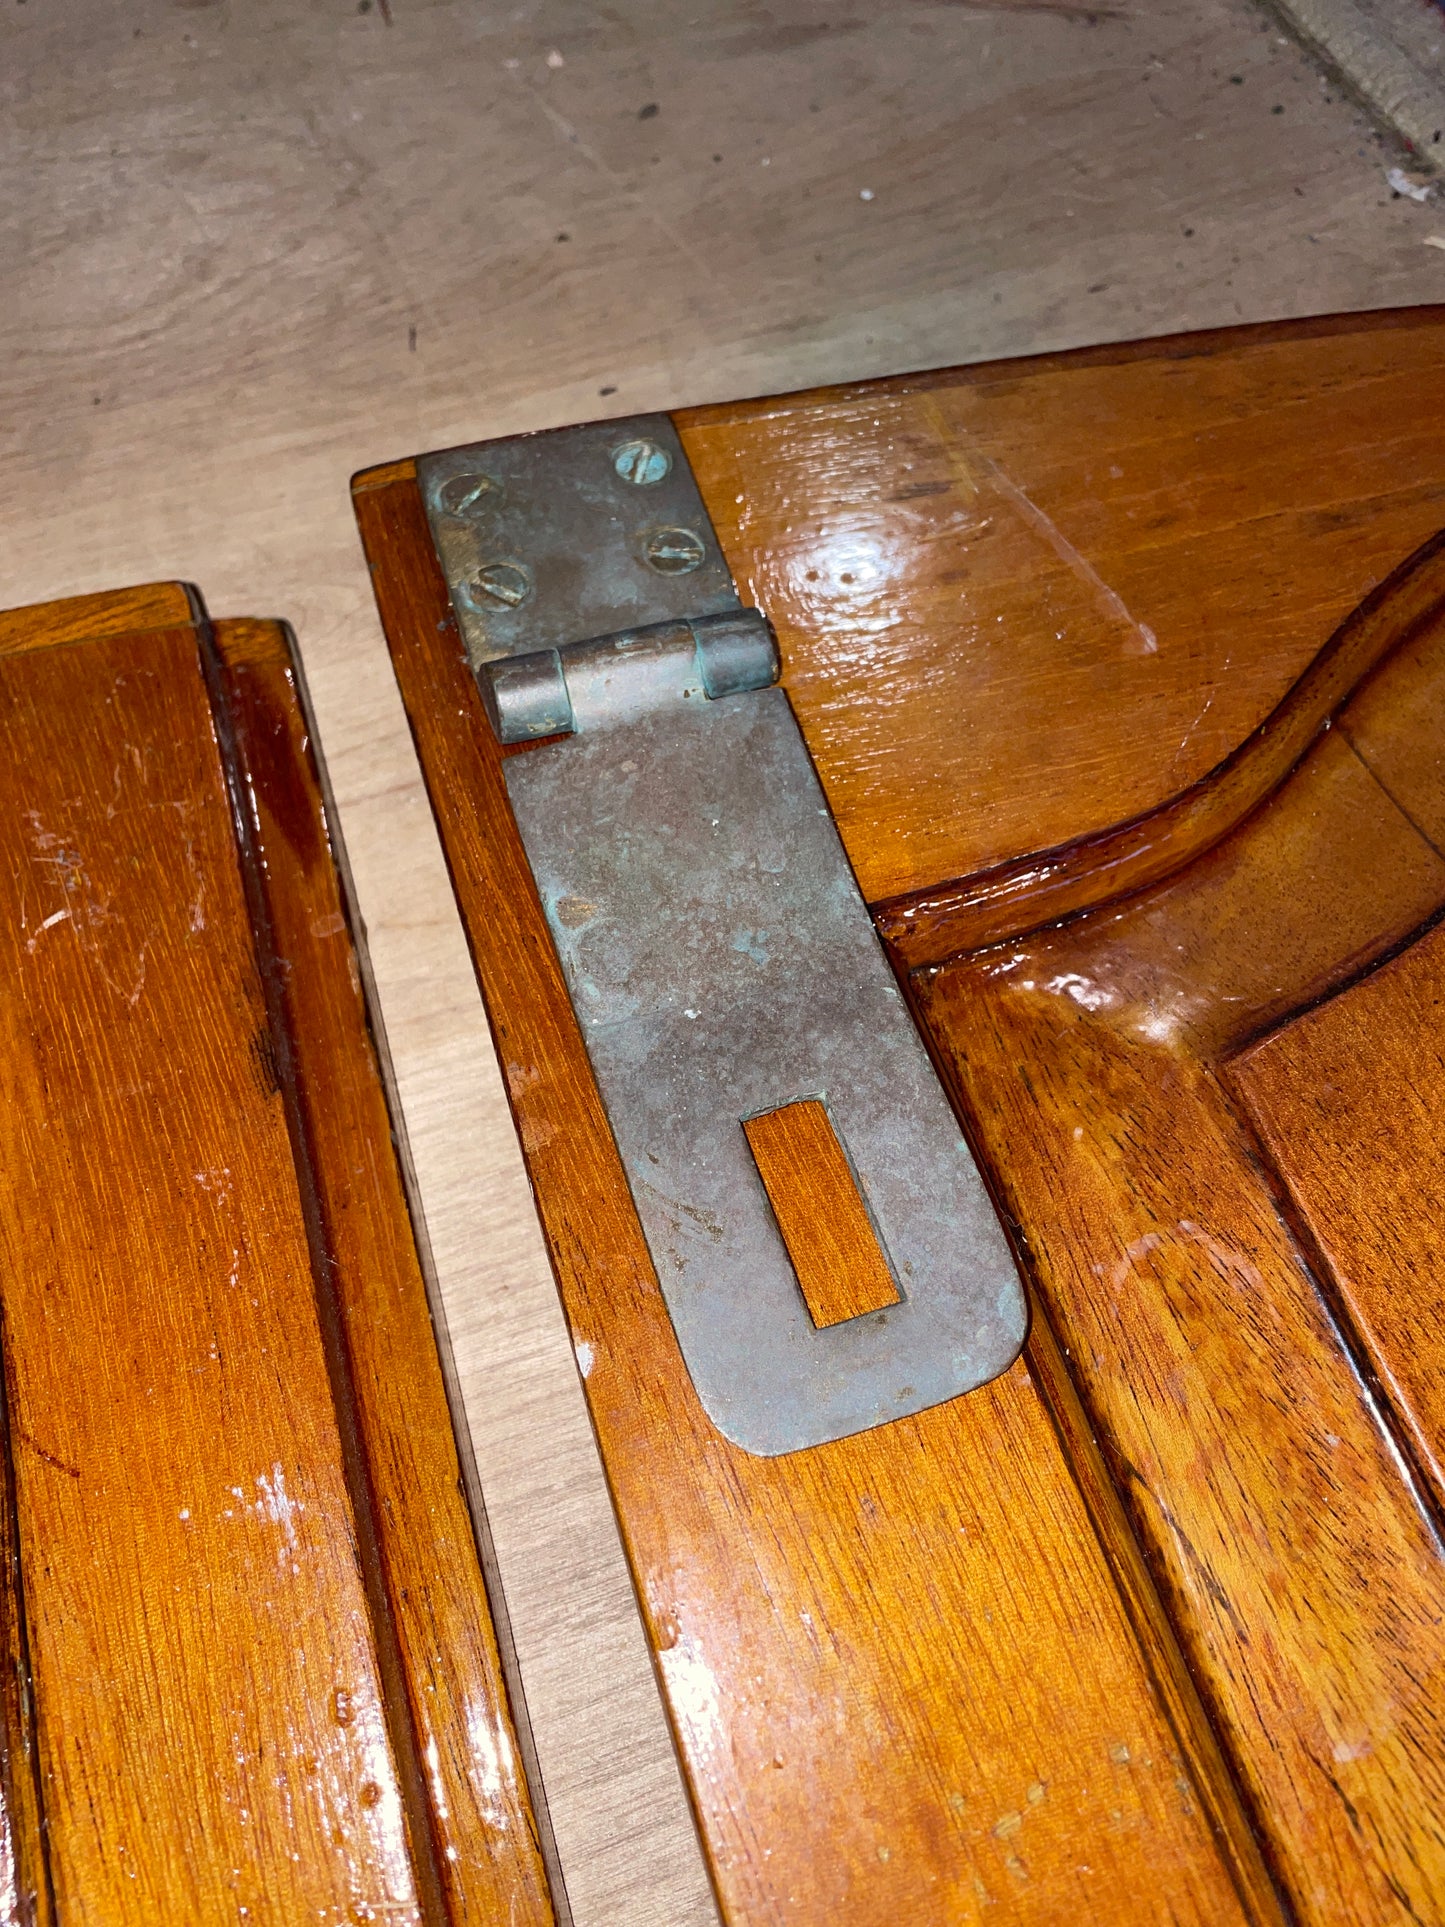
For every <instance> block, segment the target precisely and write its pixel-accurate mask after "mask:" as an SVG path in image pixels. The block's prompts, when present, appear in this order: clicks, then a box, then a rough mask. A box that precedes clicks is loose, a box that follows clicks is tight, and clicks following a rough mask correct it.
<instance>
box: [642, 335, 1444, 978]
mask: <svg viewBox="0 0 1445 1927" xmlns="http://www.w3.org/2000/svg"><path fill="white" fill-rule="evenodd" d="M1442 402H1445V317H1442V314H1441V311H1440V310H1439V309H1435V308H1430V309H1414V310H1406V311H1402V312H1400V313H1396V314H1391V315H1383V316H1347V317H1342V318H1340V319H1339V320H1337V321H1332V322H1320V323H1312V324H1290V325H1288V326H1276V327H1270V328H1263V329H1233V330H1225V331H1221V332H1219V333H1217V334H1212V335H1192V336H1181V337H1179V338H1178V339H1177V340H1175V341H1168V342H1151V343H1144V344H1138V345H1136V346H1134V347H1125V348H1122V349H1121V348H1101V349H1095V350H1090V351H1087V352H1085V353H1081V354H1075V355H1054V356H1044V357H1039V358H1036V359H1033V360H1030V361H1027V362H1022V361H1015V362H994V363H989V364H986V365H984V366H982V367H977V368H962V369H948V370H944V371H942V372H941V373H938V374H928V375H920V376H916V377H905V378H901V379H899V380H897V381H892V382H887V383H871V384H863V385H860V386H858V387H856V388H852V389H835V390H823V391H820V392H817V393H813V394H804V395H796V396H782V397H778V396H773V397H769V398H767V399H765V400H761V401H756V402H745V403H738V404H728V405H725V406H721V407H717V408H709V409H697V410H690V411H688V412H687V413H685V414H683V415H680V416H679V417H678V428H679V432H680V433H681V435H682V439H683V442H684V445H685V447H686V449H687V452H688V455H689V458H690V460H691V461H692V463H693V466H694V468H695V469H696V471H697V474H698V478H699V481H700V483H701V486H702V490H703V495H704V499H705V500H706V502H707V505H708V509H709V512H710V514H711V515H712V518H713V521H714V524H715V526H716V528H717V531H718V535H719V538H720V539H721V542H722V545H723V549H724V552H725V553H726V555H727V557H728V560H729V562H730V564H731V566H732V569H733V572H734V575H735V576H736V578H737V581H738V584H739V588H740V590H741V592H742V594H743V598H744V600H745V601H748V600H750V601H752V602H754V603H756V605H757V606H758V607H759V608H761V609H763V610H764V611H765V612H766V613H767V614H768V616H769V617H770V618H771V620H772V622H773V624H774V626H775V628H776V630H777V633H778V639H779V644H780V647H781V649H782V654H783V680H784V684H785V686H786V687H787V689H788V692H789V694H790V696H791V698H792V700H793V703H794V706H795V708H796V709H797V712H798V716H799V720H800V721H801V723H802V725H803V730H804V733H805V734H806V736H807V738H808V742H809V746H810V748H811V749H812V752H813V755H814V758H815V760H816V762H817V765H818V773H819V775H820V777H821V778H822V782H823V787H824V789H825V791H826V792H827V795H828V800H829V802H830V803H831V805H832V807H833V810H834V813H835V815H836V816H837V819H838V826H839V829H840V831H841V833H842V836H843V840H844V842H845V844H846V845H847V848H848V853H849V856H850V857H851V858H852V861H853V866H854V869H855V870H856V871H857V873H858V879H859V883H860V885H861V887H862V890H863V894H864V896H865V897H866V898H867V899H868V901H869V902H870V903H878V902H881V901H883V900H885V899H889V898H894V897H897V896H900V895H904V894H908V893H912V892H929V891H933V890H936V889H937V888H938V886H940V885H943V884H945V883H947V882H949V881H951V880H953V879H957V878H962V877H966V876H970V875H972V874H974V873H976V872H978V871H982V870H985V869H988V868H991V867H992V866H994V865H996V864H999V863H1002V862H1006V861H1008V860H1010V859H1012V858H1016V857H1022V856H1024V855H1025V854H1027V853H1028V852H1031V851H1036V850H1047V849H1050V848H1052V847H1054V846H1056V845H1060V844H1066V843H1070V842H1073V841H1074V840H1076V839H1077V838H1079V837H1082V836H1086V835H1089V834H1090V833H1092V832H1094V831H1097V830H1101V829H1104V828H1106V827H1107V826H1109V825H1111V824H1114V823H1118V822H1121V821H1123V820H1124V819H1126V818H1129V817H1133V816H1135V815H1138V814H1140V813H1142V812H1144V811H1148V810H1151V809H1153V808H1155V807H1156V806H1157V805H1158V804H1160V803H1161V802H1163V801H1164V800H1165V798H1167V797H1169V796H1171V795H1173V794H1174V793H1176V792H1177V791H1180V790H1183V789H1185V788H1187V787H1188V786H1189V785H1190V784H1191V783H1193V782H1195V781H1196V780H1197V779H1199V778H1200V777H1202V776H1204V775H1205V774H1206V773H1207V772H1208V771H1209V770H1211V769H1212V768H1213V767H1214V766H1215V764H1217V763H1218V762H1219V761H1220V760H1221V759H1222V758H1223V757H1225V756H1227V755H1228V754H1229V753H1230V752H1231V751H1233V750H1234V749H1235V748H1236V747H1237V746H1238V745H1239V744H1240V743H1241V742H1242V741H1243V740H1244V739H1245V738H1246V737H1247V736H1248V735H1249V734H1250V732H1251V731H1252V730H1253V729H1254V728H1255V727H1256V726H1257V725H1258V724H1259V723H1260V722H1261V721H1262V720H1263V719H1264V717H1265V716H1266V715H1267V714H1268V713H1269V711H1270V710H1271V709H1273V708H1274V706H1275V704H1276V703H1277V702H1278V701H1279V700H1280V699H1281V697H1282V696H1283V695H1284V694H1285V692H1286V690H1287V689H1288V688H1289V687H1290V685H1291V684H1292V683H1293V682H1294V681H1295V679H1296V678H1297V677H1298V676H1299V675H1300V674H1301V673H1302V672H1303V671H1304V670H1305V668H1306V667H1307V666H1308V665H1309V663H1310V662H1311V661H1312V660H1313V659H1314V658H1315V656H1316V655H1317V654H1318V653H1319V651H1320V650H1321V649H1322V648H1323V646H1324V644H1325V642H1326V641H1327V639H1328V638H1329V636H1330V635H1331V633H1332V632H1333V631H1334V630H1335V629H1336V627H1337V626H1338V625H1339V624H1340V623H1341V622H1343V620H1344V619H1345V618H1346V617H1347V616H1348V615H1349V613H1350V612H1351V611H1352V610H1353V609H1354V608H1355V607H1356V606H1357V604H1359V603H1360V602H1361V600H1362V599H1363V598H1364V596H1365V595H1366V594H1367V593H1368V591H1369V590H1370V589H1371V588H1373V587H1374V586H1375V585H1376V584H1377V583H1379V582H1380V581H1381V580H1382V579H1383V578H1384V577H1385V576H1386V575H1387V574H1388V573H1389V572H1390V570H1392V569H1393V568H1394V567H1395V566H1396V565H1397V564H1398V563H1399V562H1400V561H1401V560H1403V558H1404V557H1406V556H1408V555H1409V554H1410V553H1411V551H1412V550H1414V549H1416V548H1417V547H1418V546H1419V545H1420V544H1421V543H1423V542H1424V541H1426V540H1427V539H1428V538H1429V537H1431V536H1433V535H1434V534H1435V532H1436V531H1437V530H1438V529H1439V528H1440V527H1441V526H1442V524H1445V475H1442V472H1441V468H1440V463H1439V458H1438V449H1439V442H1438V437H1437V436H1436V435H1435V434H1434V432H1433V428H1432V425H1431V416H1430V414H1429V412H1428V411H1430V410H1433V409H1437V408H1438V407H1439V406H1440V405H1441V404H1442ZM957 947H959V946H957V945H956V946H955V948H957ZM943 954H947V953H946V952H944V953H943Z"/></svg>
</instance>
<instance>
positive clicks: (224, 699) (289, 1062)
mask: <svg viewBox="0 0 1445 1927" xmlns="http://www.w3.org/2000/svg"><path fill="white" fill-rule="evenodd" d="M248 627H249V629H250V634H249V635H248V637H247V641H248V642H249V645H250V647H251V648H252V650H253V651H254V649H255V647H256V642H257V637H256V635H255V626H254V625H248ZM224 633H225V631H224V625H220V626H219V633H218V632H217V630H214V629H212V628H211V626H210V625H209V624H207V625H205V627H204V628H203V629H202V631H201V635H200V642H201V663H202V667H203V670H204V673H205V676H206V681H207V685H208V688H209V691H210V697H211V709H212V714H213V716H214V718H215V722H216V730H217V735H218V736H219V738H220V744H221V755H222V762H223V764H224V767H225V770H226V778H227V783H228V786H229V787H230V789H231V803H232V820H233V823H234V827H235V832H236V842H237V846H238V857H239V862H240V869H241V876H242V882H243V886H244V889H245V896H246V903H247V908H248V910H249V913H250V921H251V928H252V932H253V938H254V942H255V946H256V961H257V966H258V970H259V974H260V977H261V981H262V984H263V986H264V988H265V996H266V1007H267V1013H268V1017H269V1031H270V1036H271V1043H272V1048H273V1052H274V1063H275V1072H276V1078H277V1082H278V1083H279V1084H280V1087H281V1093H282V1098H283V1101H284V1103H285V1108H286V1122H287V1127H288V1131H289V1133H290V1138H291V1149H292V1157H293V1160H294V1163H295V1169H296V1183H297V1189H298V1191H299V1193H300V1198H301V1209H302V1216H303V1218H304V1221H305V1226H306V1238H307V1243H308V1245H309V1246H310V1251H311V1273H312V1278H313V1281H314V1284H315V1294H316V1311H317V1323H318V1327H319V1330H320V1333H321V1340H322V1348H323V1351H324V1355H325V1359H326V1368H327V1372H328V1375H329V1378H330V1381H331V1400H332V1405H333V1407H334V1410H335V1414H336V1429H337V1435H338V1438H339V1440H340V1445H341V1457H342V1462H343V1468H344V1476H345V1479H346V1486H347V1490H348V1492H349V1494H350V1497H351V1504H352V1508H353V1511H354V1514H355V1518H356V1528H357V1531H356V1540H357V1547H356V1550H357V1561H358V1565H359V1567H360V1571H361V1575H362V1582H363V1586H364V1589H365V1594H366V1599H367V1604H368V1607H369V1609H370V1611H369V1617H370V1620H371V1635H372V1642H373V1646H374V1650H375V1652H376V1658H377V1666H378V1670H379V1672H380V1675H381V1681H382V1687H383V1711H384V1716H385V1719H386V1724H387V1732H388V1737H389V1739H390V1742H391V1750H392V1755H393V1758H394V1760H395V1763H396V1774H397V1783H398V1787H399V1790H400V1793H401V1799H402V1806H403V1812H404V1814H405V1819H406V1830H407V1836H408V1844H409V1847H410V1855H409V1857H410V1861H411V1866H412V1871H413V1877H414V1879H415V1881H416V1891H417V1898H418V1901H419V1902H420V1912H421V1917H422V1919H423V1920H424V1921H426V1922H428V1923H436V1924H437V1927H440V1923H442V1922H449V1921H451V1920H452V1919H453V1918H454V1915H453V1913H452V1911H451V1910H450V1909H449V1908H448V1906H447V1905H446V1902H445V1900H444V1897H443V1888H442V1880H441V1873H440V1867H439V1862H438V1856H437V1853H436V1849H435V1840H434V1835H433V1829H432V1825H431V1809H430V1802H429V1799H428V1796H427V1789H426V1779H425V1775H424V1772H423V1769H422V1764H421V1759H420V1753H419V1747H418V1743H417V1735H416V1732H415V1730H414V1729H413V1727H412V1725H411V1721H410V1717H409V1715H410V1705H409V1695H408V1694H407V1692H406V1681H405V1670H404V1667H403V1663H402V1658H401V1652H400V1642H399V1640H398V1637H397V1630H396V1625H395V1622H394V1620H393V1618H392V1615H391V1612H390V1601H389V1599H388V1597H387V1590H386V1586H385V1581H384V1577H383V1571H382V1560H381V1551H380V1537H381V1521H380V1517H379V1508H378V1505H377V1499H376V1493H375V1489H374V1485H373V1482H372V1478H371V1474H370V1467H369V1466H368V1464H367V1460H366V1450H365V1445H364V1442H363V1432H362V1426H361V1422H360V1418H359V1414H358V1410H357V1398H356V1389H355V1385H354V1382H353V1380H352V1375H351V1370H350V1361H349V1358H348V1355H347V1348H346V1343H345V1336H344V1331H343V1328H342V1320H341V1311H340V1305H339V1294H338V1291H337V1284H336V1276H335V1271H336V1267H335V1261H334V1256H333V1252H332V1249H331V1241H330V1237H329V1227H328V1226H327V1224H326V1222H325V1217H324V1213H323V1210H322V1205H321V1198H320V1186H319V1183H318V1172H317V1156H316V1146H315V1144H314V1141H313V1139H312V1135H311V1132H310V1129H309V1120H308V1118H307V1117H306V1115H305V1112H304V1109H303V1105H302V1100H301V1085H302V1076H303V1073H302V1071H301V1069H300V1067H299V1064H298V1039H297V1037H296V1035H295V1033H294V1030H293V1027H292V1025H291V1022H290V1010H289V1007H288V999H287V996H286V979H287V977H288V975H289V973H290V966H291V959H290V958H288V957H286V956H285V953H284V950H283V949H282V947H281V945H280V944H279V943H278V941H277V918H276V916H275V914H274V912H275V905H274V901H273V893H274V889H275V887H276V883H277V877H276V876H275V875H274V874H273V871H274V870H275V869H276V868H277V866H276V865H275V864H274V863H273V862H269V861H268V860H267V859H268V854H270V853H268V852H267V850H266V849H265V847H264V844H263V842H262V839H261V831H260V825H259V823H258V820H257V815H256V813H255V809H254V805H252V807H250V808H248V807H247V805H246V797H247V792H248V791H252V790H253V789H254V785H255V783H256V781H257V779H258V776H261V771H259V770H258V769H257V768H256V766H255V765H254V763H253V762H252V761H251V759H250V758H248V756H247V753H246V746H245V745H244V744H243V742H242V740H241V737H240V734H239V732H238V730H237V727H236V713H235V712H236V709H237V707H238V705H237V703H236V693H237V692H236V690H235V685H234V679H233V676H232V675H231V673H230V671H229V669H228V666H227V664H226V660H225V654H224V641H223V638H224ZM262 780H264V777H262ZM308 800H309V799H308ZM292 827H293V835H294V832H295V830H296V829H299V828H300V818H299V816H298V819H297V820H296V821H295V822H294V823H293V826H292ZM307 830H308V831H309V834H310V837H311V838H312V840H313V841H314V840H315V839H316V838H317V836H318V835H319V836H320V838H321V840H322V842H323V844H324V842H325V830H324V826H323V825H321V824H320V823H319V822H316V821H313V822H312V823H311V824H310V825H307ZM303 834H304V833H303ZM300 856H301V852H300V851H299V850H298V849H297V848H296V847H295V846H294V844H293V849H292V852H291V857H292V860H293V861H295V860H297V859H298V858H299V857H300ZM283 874H284V872H283ZM283 887H284V885H283Z"/></svg>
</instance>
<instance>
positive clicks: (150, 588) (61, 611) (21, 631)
mask: <svg viewBox="0 0 1445 1927" xmlns="http://www.w3.org/2000/svg"><path fill="white" fill-rule="evenodd" d="M203 615H204V612H203V610H202V607H201V599H200V597H199V595H197V594H196V592H195V590H193V589H191V588H189V587H188V586H187V585H186V584H185V583H184V582H146V583H142V584H141V585H140V587H138V588H134V589H107V590H105V591H104V592H103V593H101V594H99V595H77V596H65V597H63V598H62V599H61V600H60V601H59V602H32V603H31V604H30V605H29V607H28V608H24V609H5V610H0V656H17V655H23V654H25V653H27V652H28V651H30V650H32V649H54V648H58V647H61V646H63V645H64V644H67V643H74V642H97V641H99V640H101V638H103V637H105V636H128V635H142V634H144V633H145V632H146V631H147V630H150V629H185V628H189V627H192V626H193V625H194V624H196V623H198V622H200V621H201V620H202V619H203Z"/></svg>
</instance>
